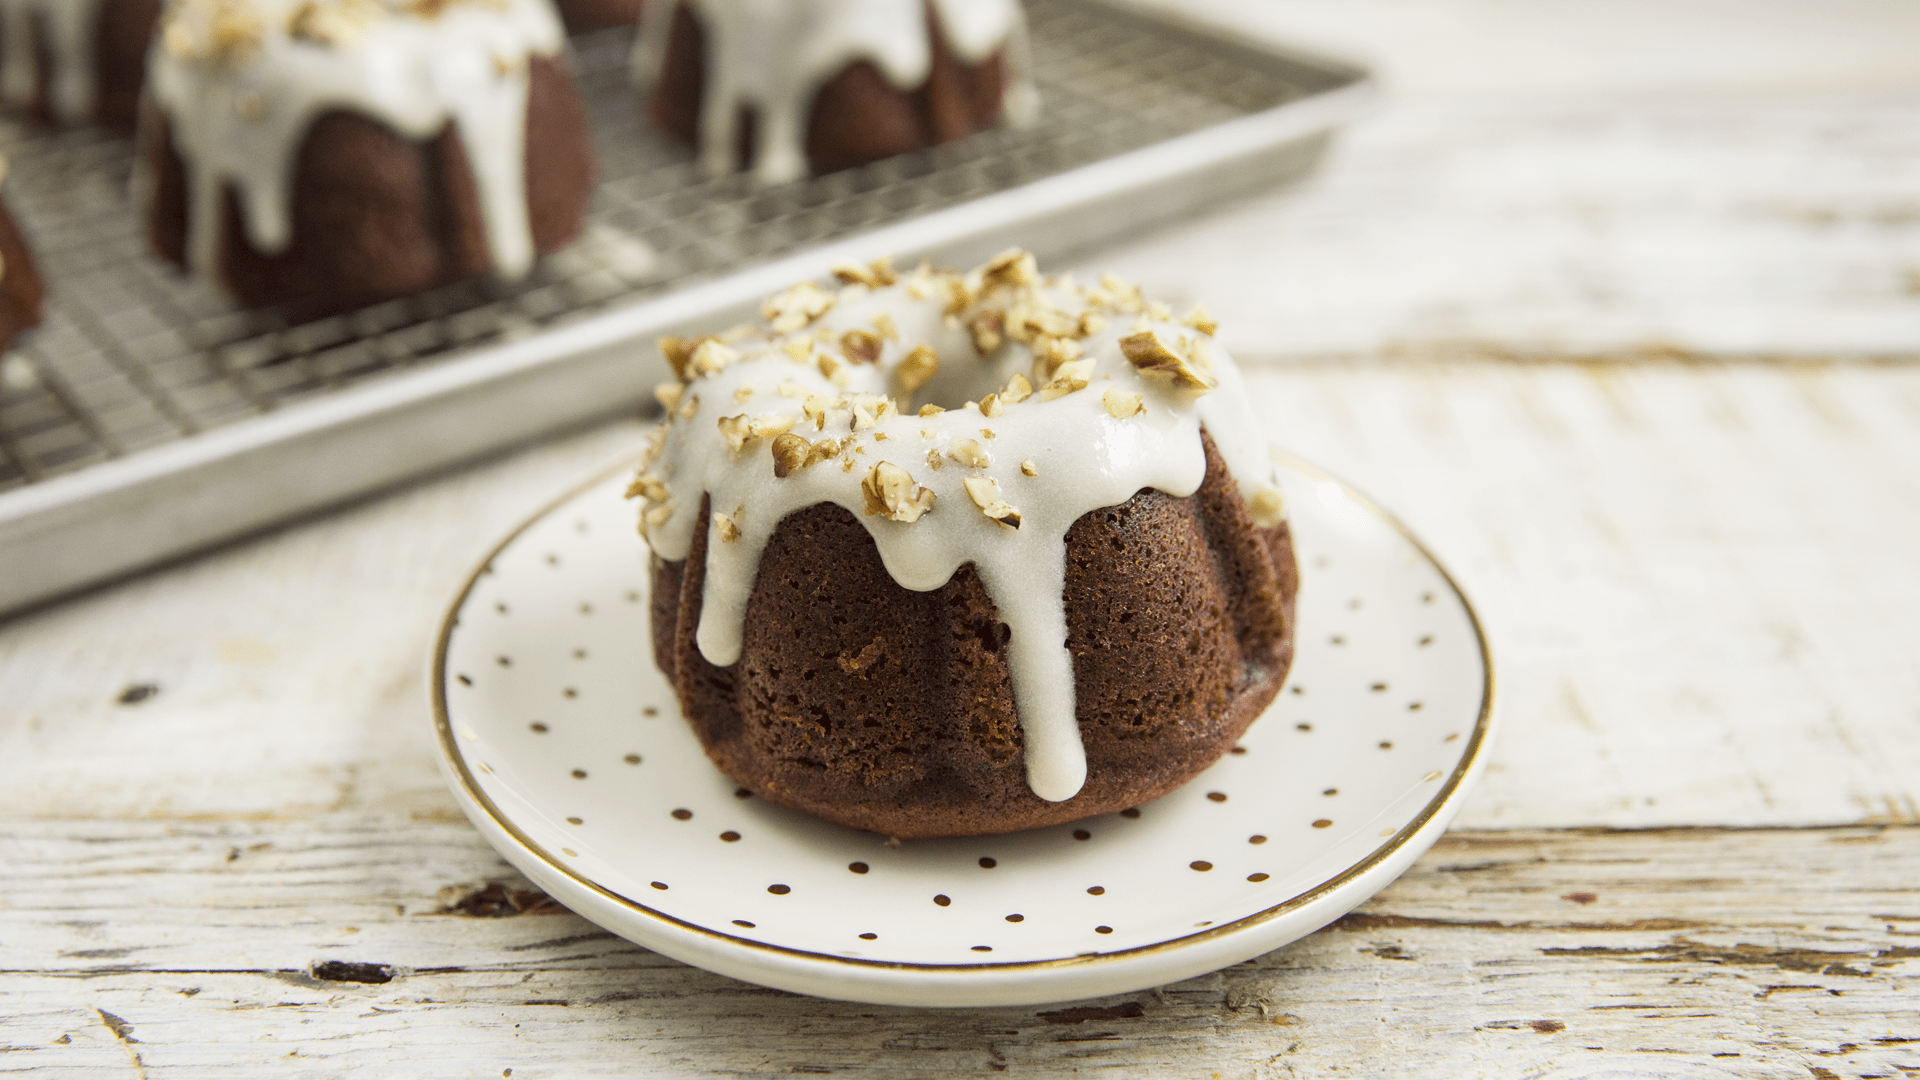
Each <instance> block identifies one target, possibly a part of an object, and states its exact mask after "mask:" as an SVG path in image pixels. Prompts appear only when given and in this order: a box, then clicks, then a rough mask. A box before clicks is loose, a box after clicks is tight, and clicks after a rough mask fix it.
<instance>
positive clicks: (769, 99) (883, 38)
mask: <svg viewBox="0 0 1920 1080" xmlns="http://www.w3.org/2000/svg"><path fill="white" fill-rule="evenodd" d="M681 3H682V4H685V5H686V6H687V7H688V9H689V10H691V11H692V12H693V13H694V15H695V17H696V18H698V19H699V21H700V24H701V26H702V27H703V29H704V30H705V35H706V65H705V67H706V86H705V87H704V90H703V92H702V96H701V104H700V163H701V167H702V168H704V169H705V170H706V171H707V173H708V174H709V175H713V176H723V175H725V174H727V173H730V172H732V171H733V162H734V152H735V148H736V147H737V146H738V145H739V131H738V127H737V125H738V123H739V117H740V111H741V109H742V108H743V107H752V108H753V109H754V111H755V115H756V117H757V118H758V119H757V125H758V126H757V128H756V130H755V132H754V137H755V138H754V160H753V162H752V166H751V168H752V171H753V175H754V178H755V179H757V180H758V181H760V182H761V183H765V184H781V183H786V182H787V181H789V180H797V179H799V178H801V177H803V176H805V175H807V159H806V137H807V130H806V129H807V121H808V118H809V117H810V116H811V115H812V111H813V96H814V93H815V92H816V91H818V90H819V89H820V87H821V86H822V85H823V84H825V83H826V82H827V81H828V80H829V79H831V78H833V77H834V76H835V75H838V74H839V73H840V72H841V71H843V70H845V69H846V68H847V66H848V65H850V64H853V63H856V62H858V61H861V60H867V61H871V62H872V63H873V65H874V67H875V68H877V69H879V71H880V74H881V75H882V76H883V77H885V78H886V80H887V81H888V82H890V83H891V84H893V85H894V86H895V87H897V88H898V89H900V90H903V91H910V90H914V89H917V88H918V87H920V86H921V85H922V84H924V83H925V82H926V81H927V76H928V75H929V74H930V73H931V71H932V70H933V47H932V42H931V39H930V35H929V32H928V26H927V15H926V5H925V4H924V3H923V0H681ZM931 3H932V8H933V11H934V17H935V18H937V19H938V20H939V23H940V30H941V33H942V35H943V36H944V37H945V39H946V42H947V46H948V48H950V49H952V50H953V52H954V55H956V56H957V57H959V58H960V60H961V61H963V62H965V63H968V64H977V63H980V62H981V61H983V60H985V59H987V58H988V57H989V56H991V55H993V53H994V52H995V51H997V50H1000V49H1003V48H1004V49H1005V50H1006V58H1007V72H1008V79H1007V88H1006V90H1005V93H1004V97H1003V102H1002V106H1001V109H1002V113H1003V114H1004V116H1005V117H1006V119H1007V120H1008V121H1009V122H1010V123H1013V124H1015V125H1025V124H1028V123H1031V122H1032V120H1033V119H1034V117H1035V116H1036V114H1037V113H1038V110H1039V95H1038V93H1037V92H1036V91H1035V90H1034V87H1033V73H1032V62H1031V59H1030V57H1029V53H1028V48H1027V37H1026V34H1027V26H1026V17H1025V15H1024V14H1023V12H1022V11H1021V9H1020V4H1019V2H1018V0H931ZM675 6H676V5H675V4H673V3H667V2H662V3H655V4H650V5H648V7H647V9H646V20H645V32H644V34H643V36H642V38H641V42H640V46H639V47H640V50H641V52H639V53H637V54H636V67H638V68H639V69H640V70H641V72H642V77H643V78H650V77H651V73H652V72H657V71H658V70H659V67H660V64H661V61H662V54H663V53H664V50H665V49H666V47H667V36H668V35H667V27H668V24H669V21H670V19H671V18H672V15H673V11H674V8H675Z"/></svg>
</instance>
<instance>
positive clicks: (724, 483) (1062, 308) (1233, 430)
mask: <svg viewBox="0 0 1920 1080" xmlns="http://www.w3.org/2000/svg"><path fill="white" fill-rule="evenodd" d="M836 273H837V274H838V275H839V277H840V280H841V284H840V285H839V286H838V287H837V288H833V289H829V288H823V287H821V286H818V285H814V284H811V283H808V284H802V285H799V286H796V287H794V288H793V289H790V290H788V291H787V292H785V293H782V294H780V295H779V296H777V297H775V298H773V299H772V300H770V301H769V302H768V303H767V305H766V308H765V310H764V312H763V316H764V318H763V321H762V322H761V323H759V324H757V325H752V326H743V327H739V328H736V329H734V330H732V331H729V332H727V333H725V334H721V335H718V336H716V337H704V338H698V339H691V340H688V339H667V340H665V341H663V342H662V349H663V351H664V352H665V353H666V356H667V359H668V361H669V363H670V364H671V365H672V368H673V371H674V373H675V374H676V376H677V378H676V379H675V380H674V381H672V382H668V383H665V384H663V385H662V386H661V387H660V388H659V389H658V391H657V393H658V396H659V398H660V400H661V402H662V404H663V405H664V406H665V407H666V409H667V412H668V418H669V419H668V423H667V424H666V426H665V427H664V428H663V429H662V430H661V431H660V433H659V434H658V436H657V439H656V442H655V443H654V445H653V447H652V449H651V452H650V454H649V455H648V461H647V463H646V464H645V465H644V466H643V468H642V470H641V472H640V475H639V477H638V479H637V480H636V481H635V482H634V485H633V489H632V494H634V495H637V496H639V497H642V498H643V499H644V500H645V501H644V506H643V509H642V513H641V521H642V525H641V527H642V531H643V533H644V534H645V535H646V537H647V539H648V541H649V543H650V545H651V547H652V551H653V556H652V559H653V562H652V580H653V599H652V617H653V647H654V660H655V662H656V663H657V664H658V665H659V667H660V669H661V670H662V671H664V672H665V673H666V674H667V676H668V678H669V679H670V681H671V682H672V684H673V686H674V688H675V690H676V692H677V694H678V696H679V699H680V703H681V706H682V708H683V711H684V713H685V715H686V717H687V719H688V721H689V722H690V723H691V724H692V726H693V729H694V731H695V732H696V734H697V735H698V736H699V738H700V740H701V742H702V743H703V744H704V746H705V747H706V750H707V752H708V754H709V755H710V756H711V757H712V759H713V760H714V762H715V763H716V764H717V765H718V766H719V767H720V769H721V770H722V771H724V772H725V773H726V774H727V775H729V776H730V777H732V778H733V779H734V780H736V781H737V782H739V783H740V784H741V785H742V786H743V787H745V788H747V789H749V790H751V791H753V792H755V793H757V794H759V795H761V796H763V797H765V798H767V799H769V800H771V801H773V802H776V803H780V804H783V805H786V806H790V807H794V808H796V809H799V810H803V811H806V812H808V813H811V814H814V815H816V816H818V817H821V818H824V819H826V820H828V821H832V822H836V823H839V824H842V825H848V826H853V827H856V828H862V829H871V830H874V831H877V832H881V833H885V834H887V835H889V836H894V837H901V838H912V837H928V836H957V835H977V834H985V833H998V832H1010V831H1013V830H1017V829H1025V828H1032V827H1034V826H1039V825H1047V824H1053V823H1058V822H1064V821H1071V820H1074V819H1077V818H1082V817H1087V816H1090V815H1093V814H1100V813H1107V812H1112V811H1117V810H1122V809H1125V808H1127V807H1131V806H1136V805H1138V804H1140V803H1143V802H1146V801H1148V800H1151V799H1155V798H1158V797H1159V796H1161V795H1165V794H1167V793H1168V792H1170V791H1172V790H1173V789H1174V788H1176V787H1178V786H1180V785H1181V784H1183V783H1185V782H1186V781H1187V780H1189V779H1191V778H1192V777H1193V776H1194V775H1196V774H1197V773H1199V772H1200V771H1201V770H1202V769H1204V768H1206V767H1207V766H1208V765H1209V764H1211V763H1212V762H1213V761H1214V760H1216V759H1217V758H1218V757H1219V756H1220V755H1221V754H1223V753H1225V752H1226V750H1227V749H1228V748H1230V747H1231V746H1232V745H1233V743H1234V741H1235V740H1236V739H1237V738H1238V737H1239V736H1240V734H1241V733H1242V732H1243V731H1244V730H1245V729H1246V727H1247V725H1248V724H1250V723H1252V722H1253V720H1254V719H1255V718H1256V717H1258V716H1259V715H1260V713H1261V711H1262V710H1263V709H1265V708H1266V706H1267V705H1268V704H1269V703H1270V702H1271V701H1272V699H1273V696H1274V695H1275V694H1276V693H1277V692H1278V691H1279V689H1280V685H1281V683H1282V681H1283V680H1284V679H1285V677H1286V672H1287V667H1288V664H1289V662H1290V661H1291V659H1292V654H1293V601H1294V594H1295V591H1296V587H1297V582H1298V575H1297V573H1296V571H1295V567H1294V558H1293V549H1292V539H1291V535H1290V533H1289V531H1288V527H1287V523H1286V520H1285V516H1284V507H1283V503H1282V500H1281V496H1280V492H1279V489H1278V488H1277V487H1275V486H1274V479H1273V477H1274V473H1273V464H1272V461H1271V459H1270V457H1269V452H1268V449H1267V444H1266V440H1265V438H1264V436H1263V435H1262V433H1261V431H1260V427H1259V423H1258V421H1257V418H1256V417H1255V416H1254V415H1253V413H1252V410H1251V406H1250V405H1249V403H1248V399H1247V395H1246V392H1245V388H1244V386H1243V385H1242V383H1241V380H1240V376H1239V373H1238V371H1237V370H1236V369H1235V368H1234V366H1233V364H1232V362H1231V361H1230V360H1229V359H1228V358H1227V356H1226V354H1225V353H1224V352H1223V351H1222V350H1221V349H1220V348H1219V347H1218V345H1216V344H1215V343H1214V342H1213V340H1212V333H1213V329H1214V327H1213V324H1212V321H1211V319H1210V318H1209V317H1208V316H1207V315H1206V313H1205V312H1204V311H1203V310H1201V309H1198V308H1196V309H1195V310H1194V311H1193V312H1192V313H1190V314H1189V315H1188V316H1187V317H1186V318H1185V319H1184V320H1183V321H1175V320H1174V319H1173V318H1172V317H1171V312H1169V311H1168V310H1167V309H1166V308H1164V307H1162V306H1161V305H1158V304H1154V303H1150V302H1148V301H1146V300H1145V299H1144V298H1143V297H1142V296H1141V295H1140V293H1139V291H1138V290H1137V289H1135V288H1133V287H1131V286H1129V285H1127V284H1125V283H1123V282H1121V281H1118V280H1116V279H1114V278H1111V277H1107V278H1103V279H1102V280H1101V282H1100V283H1099V284H1098V285H1091V286H1086V285H1077V284H1075V283H1074V282H1072V281H1071V280H1069V279H1067V278H1052V279H1043V278H1042V277H1040V275H1039V273H1038V271H1037V269H1036V268H1035V265H1034V261H1033V259H1032V258H1031V257H1030V256H1027V255H1025V254H1023V253H1021V252H1018V251H1012V252H1008V253H1006V254H1003V255H1001V256H999V257H998V258H996V259H994V260H993V261H991V262H989V263H987V264H986V265H985V266H983V267H980V268H979V269H976V270H974V271H972V272H970V273H966V274H961V273H957V272H952V271H941V270H933V269H930V268H928V267H924V266H923V267H921V268H920V269H919V270H917V271H915V272H913V273H910V274H906V275H896V273H895V272H894V271H893V269H892V268H891V267H890V266H889V265H888V264H886V263H885V262H881V263H878V264H875V265H872V266H853V265H847V266H842V267H839V268H838V269H837V271H836ZM943 406H944V407H943Z"/></svg>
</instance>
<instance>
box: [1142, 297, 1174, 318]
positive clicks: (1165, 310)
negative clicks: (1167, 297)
mask: <svg viewBox="0 0 1920 1080" xmlns="http://www.w3.org/2000/svg"><path fill="white" fill-rule="evenodd" d="M1147 318H1149V319H1152V320H1154V321H1155V322H1170V321H1171V320H1172V319H1173V309H1172V308H1170V307H1168V306H1167V305H1165V304H1163V303H1161V302H1160V301H1158V300H1149V301H1148V302H1147Z"/></svg>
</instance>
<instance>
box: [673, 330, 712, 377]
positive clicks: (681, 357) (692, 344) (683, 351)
mask: <svg viewBox="0 0 1920 1080" xmlns="http://www.w3.org/2000/svg"><path fill="white" fill-rule="evenodd" d="M710 340H712V339H711V338H704V337H663V338H661V339H660V355H661V356H664V357H666V358H667V366H668V367H671V368H672V369H673V377H674V378H676V379H679V380H680V381H681V382H686V381H687V364H688V363H689V362H690V361H691V360H692V359H693V350H694V349H696V348H698V347H699V346H700V343H701V342H704V341H710Z"/></svg>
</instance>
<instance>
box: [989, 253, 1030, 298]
mask: <svg viewBox="0 0 1920 1080" xmlns="http://www.w3.org/2000/svg"><path fill="white" fill-rule="evenodd" d="M980 277H981V280H982V281H983V282H984V283H985V284H986V286H987V287H988V288H992V287H993V286H995V285H1033V284H1036V283H1038V282H1039V280H1040V267H1039V264H1038V263H1036V262H1035V261H1034V258H1033V256H1032V255H1030V254H1028V253H1027V252H1025V251H1022V250H1020V249H1019V248H1008V249H1007V250H1005V251H1003V252H1001V253H1000V254H998V255H995V256H994V257H993V258H991V259H988V260H987V264H986V265H985V266H983V267H981V268H980Z"/></svg>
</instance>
